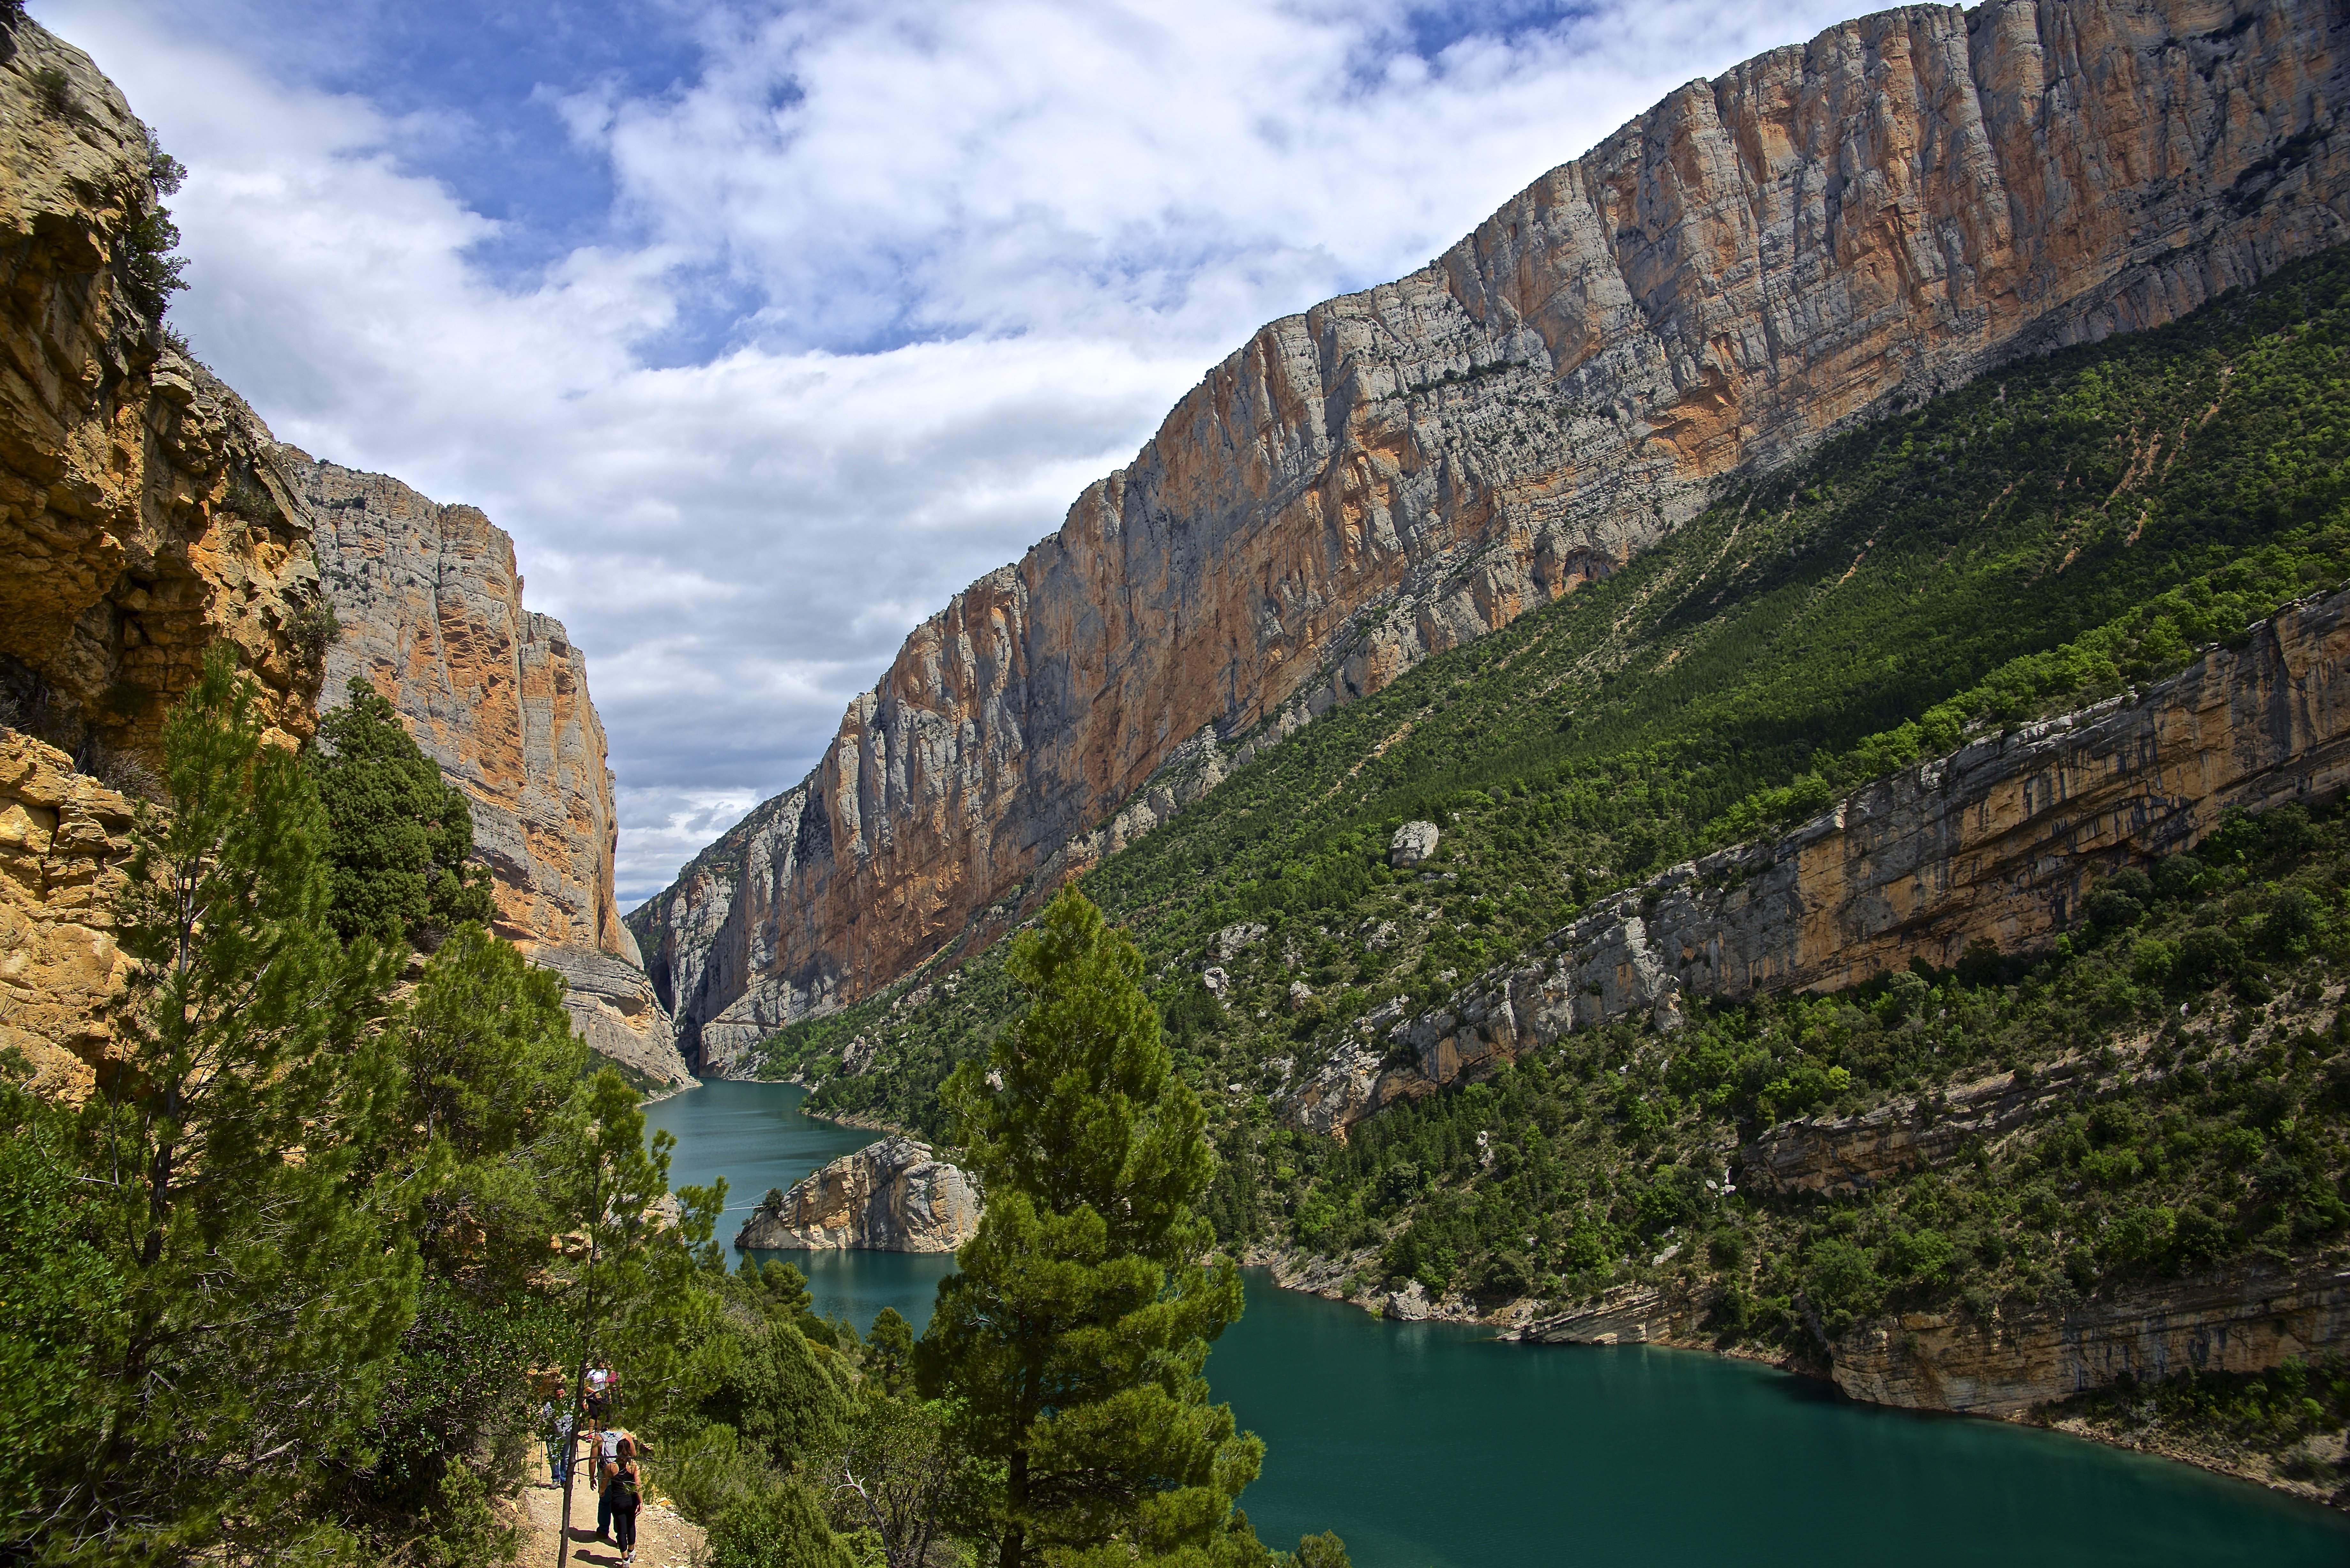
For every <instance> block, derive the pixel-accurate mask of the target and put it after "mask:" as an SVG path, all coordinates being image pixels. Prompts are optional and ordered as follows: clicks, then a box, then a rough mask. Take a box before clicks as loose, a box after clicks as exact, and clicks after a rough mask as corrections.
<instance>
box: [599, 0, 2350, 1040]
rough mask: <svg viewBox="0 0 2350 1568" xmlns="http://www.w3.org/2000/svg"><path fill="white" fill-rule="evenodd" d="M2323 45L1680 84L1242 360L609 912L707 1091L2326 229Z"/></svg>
mask: <svg viewBox="0 0 2350 1568" xmlns="http://www.w3.org/2000/svg"><path fill="white" fill-rule="evenodd" d="M2346 29H2350V18H2345V15H2344V14H2343V13H2342V11H2341V10H2340V9H2339V7H2335V6H2330V5H2324V4H2322V3H2318V0H2302V3H2297V4H2296V3H2271V4H2259V5H2235V4H2230V3H2213V0H2075V3H2072V4H2059V3H2056V0H2046V3H2040V4H2033V3H2027V0H2007V3H2000V4H1990V5H1981V6H1979V7H1977V8H1976V9H1974V10H1971V11H1960V10H1956V9H1950V8H1940V7H1934V8H1927V7H1918V8H1910V9H1905V10H1898V11H1889V12H1885V13H1882V14H1880V15H1877V16H1868V17H1865V18H1862V19H1860V20H1858V21H1855V22H1849V23H1846V24H1843V25H1841V26H1836V27H1834V28H1831V29H1829V30H1828V31H1827V32H1825V33H1823V34H1822V35H1820V36H1818V37H1817V38H1815V39H1814V40H1813V41H1812V42H1810V43H1809V44H1806V45H1804V46H1801V47H1791V48H1785V49H1779V50H1775V51H1773V52H1772V53H1770V54H1767V55H1764V56H1762V57H1758V58H1756V59H1754V60H1752V61H1750V62H1748V63H1747V64H1745V65H1743V66H1741V67H1738V68H1737V69H1735V70H1733V71H1731V72H1730V73H1729V74H1728V75H1726V76H1724V77H1721V78H1719V79H1717V80H1714V81H1711V82H1692V83H1690V85H1689V86H1687V87H1684V88H1679V89H1678V90H1677V91H1675V92H1674V93H1673V94H1671V95H1670V96H1669V97H1668V98H1667V99H1665V100H1664V101H1663V102H1662V103H1660V104H1659V105H1658V106H1657V107H1656V108H1655V109H1652V110H1650V111H1649V112H1648V113H1647V114H1645V115H1642V116H1641V117H1640V118H1638V119H1636V120H1634V121H1632V122H1631V123H1630V124H1628V125H1627V126H1626V127H1625V128H1624V129H1623V130H1620V131H1618V132H1617V133H1616V134H1615V135H1614V136H1611V137H1610V138H1608V139H1607V140H1605V141H1603V142H1602V143H1600V144H1599V145H1598V146H1597V147H1596V148H1594V149H1593V150H1592V151H1590V152H1589V153H1587V154H1586V155H1585V156H1584V157H1582V158H1580V159H1577V160H1576V161H1574V162H1572V163H1568V164H1565V165H1564V166H1562V167H1560V168H1558V169H1556V170H1555V171H1552V172H1551V173H1549V174H1547V175H1545V176H1544V177H1543V178H1542V179H1541V180H1539V181H1537V182H1534V184H1533V185H1532V186H1530V187H1529V188H1528V189H1527V190H1526V191H1525V192H1523V193H1521V194H1520V195H1519V196H1518V197H1517V198H1515V199H1514V200H1513V201H1512V202H1509V203H1508V204H1507V205H1505V206H1504V207H1503V209H1502V210H1501V211H1500V212H1499V213H1495V214H1494V215H1493V216H1492V218H1491V219H1490V220H1488V221H1487V222H1486V223H1484V224H1482V226H1481V227H1480V228H1479V229H1478V230H1477V232H1476V233H1475V234H1471V235H1470V236H1469V237H1468V238H1466V239H1464V240H1462V241H1461V243H1460V244H1456V245H1454V246H1453V247H1452V248H1451V249H1450V250H1448V251H1447V252H1446V253H1445V254H1443V255H1442V256H1441V257H1440V258H1438V259H1437V260H1436V261H1435V262H1433V263H1431V264H1430V265H1428V266H1427V267H1425V268H1422V269H1421V270H1420V271H1419V272H1416V273H1414V274H1412V275H1409V277H1406V278H1403V279H1400V280H1399V281H1398V282H1396V283H1393V284H1390V285H1387V286H1381V287H1378V288H1375V289H1371V290H1368V291H1367V292H1365V293H1362V294H1357V295H1351V296H1346V297H1344V298H1340V299H1336V300H1332V301H1329V302H1327V303H1326V304H1323V305H1320V306H1315V308H1314V309H1312V310H1310V311H1307V312H1305V314H1304V315H1302V316H1295V317H1285V318H1284V319H1282V320H1280V321H1277V322H1274V323H1273V324H1272V325H1271V326H1269V327H1265V328H1263V330H1262V331H1260V332H1259V333H1258V334H1257V335H1256V336H1255V337H1253V338H1252V339H1251V340H1250V341H1249V343H1248V344H1247V345H1246V346H1244V347H1243V348H1241V349H1240V350H1239V351H1238V352H1236V353H1235V354H1233V355H1232V357H1231V358H1228V359H1226V360H1225V361H1224V362H1223V363H1222V364H1221V365H1219V366H1217V367H1216V368H1215V369H1213V370H1211V372H1210V373H1209V374H1208V376H1207V377H1206V379H1204V380H1203V381H1202V382H1201V385H1200V386H1199V387H1198V388H1197V389H1195V390H1194V391H1193V392H1192V393H1191V395H1190V396H1189V397H1187V398H1186V399H1185V400H1183V401H1182V402H1181V403H1180V405H1179V406H1178V407H1177V408H1176V409H1175V410H1174V411H1173V412H1172V413H1171V414H1170V416H1169V417H1168V420H1167V421H1166V423H1165V424H1164V425H1163V426H1162V427H1161V428H1160V430H1159V433H1158V435H1157V436H1155V437H1154V438H1153V439H1152V440H1151V441H1150V442H1149V444H1148V445H1146V446H1145V447H1144V448H1143V449H1142V451H1141V452H1139V453H1138V454H1137V455H1136V457H1135V460H1134V461H1133V462H1131V463H1130V464H1128V466H1127V467H1126V468H1124V469H1121V470H1119V471H1118V472H1116V473H1114V474H1112V475H1110V476H1109V477H1108V478H1107V479H1105V480H1103V481H1101V482H1100V483H1097V484H1095V485H1094V486H1092V487H1091V488H1090V489H1088V490H1087V492H1086V493H1085V494H1084V495H1082V496H1080V497H1079V498H1078V500H1077V502H1076V504H1075V505H1074V506H1073V507H1072V508H1071V509H1070V512H1069V514H1068V517H1067V520H1066V523H1065V524H1063V526H1062V528H1061V530H1060V531H1059V532H1058V533H1057V534H1055V535H1054V536H1053V537H1051V538H1050V539H1047V540H1045V542H1043V543H1042V544H1040V545H1037V546H1036V547H1035V548H1034V549H1033V550H1031V551H1030V552H1029V553H1028V554H1027V556H1025V557H1024V558H1023V559H1022V560H1021V561H1020V562H1019V563H1018V564H1017V565H1016V566H1006V567H1004V568H1003V569H1002V570H1000V571H997V572H994V573H992V574H990V575H989V576H985V577H983V578H982V579H981V580H980V581H979V582H977V583H975V584H973V585H972V587H970V588H969V589H967V590H966V591H965V592H963V593H962V594H961V595H959V596H957V597H956V598H955V599H954V601H953V602H952V603H951V604H950V605H949V606H948V607H946V608H945V609H944V610H942V611H941V613H940V614H939V615H937V616H935V617H933V618H931V619H930V620H929V621H926V622H925V623H924V624H923V625H922V626H920V628H917V629H916V630H915V631H914V633H913V634H912V635H911V636H910V638H909V639H907V641H906V644H905V646H904V648H903V649H901V650H900V651H899V656H898V658H897V659H896V661H895V662H894V663H893V664H892V665H891V667H890V669H889V671H888V672H887V673H886V674H885V675H884V676H883V677H882V679H881V680H880V681H879V684H877V685H876V686H875V688H874V689H873V690H872V691H869V692H868V693H866V694H865V695H864V696H862V697H859V698H858V700H857V701H855V702H854V703H852V704H851V705H850V708H849V711H848V712H847V716H846V717H845V718H844V720H843V721H842V724H841V727H840V731H839V732H838V734H837V736H836V737H835V739H834V741H833V742H832V744H831V745H830V747H829V748H828V749H827V752H826V753H825V754H824V757H823V759H822V761H821V762H820V763H818V764H817V766H816V770H815V771H814V772H813V773H812V774H810V775H809V777H808V778H807V780H806V782H805V783H803V784H801V785H800V786H799V787H798V788H796V789H795V790H793V791H791V792H789V793H787V794H785V795H782V796H780V797H778V798H776V799H775V800H773V801H770V802H768V803H766V804H765V805H762V806H761V807H759V808H758V810H756V811H755V812H754V813H753V814H752V815H751V816H750V817H749V818H747V819H746V820H745V821H744V822H743V824H741V825H740V826H737V827H736V828H735V829H734V830H733V832H731V833H729V834H728V835H727V836H725V837H724V838H723V839H721V840H720V842H719V843H718V844H717V845H714V846H712V848H711V849H710V850H709V851H706V852H705V853H704V854H703V855H702V857H698V858H697V859H696V860H695V862H694V863H693V864H692V865H691V866H689V867H687V868H686V870H685V872H684V873H683V874H682V875H681V877H680V878H679V881H678V883H677V885H676V886H675V887H673V888H671V889H670V890H669V891H668V892H666V893H664V894H662V895H661V896H660V897H659V898H655V899H653V900H652V901H651V902H650V903H649V904H647V905H646V906H645V907H644V908H643V909H639V911H637V912H636V913H635V914H634V915H633V916H632V917H631V919H632V921H633V922H634V923H635V925H636V927H637V931H638V935H639V941H640V945H641V946H642V947H643V949H644V950H645V952H646V956H647V960H648V963H649V966H650V971H651V973H652V974H653V977H654V979H655V982H656V984H657V985H658V986H659V987H660V991H661V994H662V995H663V997H664V998H665V999H666V1000H667V1002H669V1003H670V1005H671V1007H672V1009H673V1010H674V1011H675V1012H676V1014H677V1017H678V1021H679V1024H680V1029H681V1041H682V1042H683V1043H684V1044H686V1046H687V1047H688V1050H689V1054H694V1053H698V1054H699V1056H698V1059H699V1060H701V1061H702V1062H703V1063H704V1064H711V1063H713V1062H723V1061H726V1060H729V1059H736V1058H739V1057H740V1056H741V1055H742V1054H743V1053H744V1052H745V1051H746V1050H747V1048H748V1047H749V1046H750V1045H751V1044H755V1043H756V1042H757V1041H758V1040H759V1039H761V1038H763V1037H764V1035H765V1034H767V1033H771V1032H772V1031H773V1030H774V1029H775V1028H776V1027H778V1026H780V1025H781V1024H783V1023H786V1022H789V1021H790V1020H792V1019H795V1018H797V1017H801V1016H805V1015H806V1014H808V1013H810V1012H816V1011H821V1010H824V1009H827V1008H829V1007H831V1006H833V1005H835V1004H837V1003H838V1002H843V1001H847V1000H853V999H855V998H857V997H860V996H863V995H866V994H868V993H870V992H873V991H875V990H877V989H879V987H881V986H882V985H884V984H886V983H888V982H889V981H892V980H893V979H895V978H896V977H897V976H899V974H901V973H903V972H904V971H906V970H908V969H909V968H910V967H911V965H913V964H914V963H915V962H917V961H920V960H921V959H922V958H924V957H925V956H926V955H928V954H930V953H931V952H933V951H935V950H938V949H940V948H941V946H943V945H945V944H947V943H950V942H951V941H954V940H958V939H959V938H967V939H969V940H983V939H985V938H987V937H989V936H992V935H993V933H994V932H995V931H997V930H1000V929H1002V928H1003V925H1004V924H1005V923H1007V922H1008V921H1009V920H1011V919H1016V918H1018V916H1019V914H1020V913H1021V912H1022V910H1023V909H1025V908H1027V907H1030V906H1032V905H1033V902H1034V900H1035V899H1036V898H1038V897H1040V896H1041V895H1042V894H1044V893H1045V892H1046V891H1048V890H1049V888H1050V887H1051V885H1052V884H1053V883H1054V882H1055V880H1057V879H1058V878H1060V877H1065V876H1066V875H1067V874H1069V873H1071V872H1073V871H1075V870H1077V869H1081V868H1082V867H1084V866H1085V865H1086V864H1087V863H1088V862H1089V861H1090V860H1091V859H1092V858H1094V857H1097V856H1098V855H1101V854H1105V853H1108V852H1110V851H1112V850H1114V849H1115V848H1117V847H1118V844H1119V843H1120V842H1122V840H1123V837H1124V836H1127V835H1128V834H1130V833H1132V832H1135V831H1140V830H1144V829H1147V826H1149V821H1155V820H1157V819H1158V818H1159V817H1160V816H1163V815H1165V814H1166V812H1167V811H1170V810H1171V809H1173V808H1174V806H1176V805H1180V803H1181V802H1182V801H1183V800H1184V799H1186V798H1190V797H1191V796H1192V795H1195V794H1197V793H1199V792H1200V791H1201V790H1203V789H1204V788H1206V787H1208V785H1210V784H1212V783H1213V782H1214V780H1215V779H1216V778H1219V777H1221V776H1222V774H1223V772H1224V771H1225V770H1227V769H1228V768H1229V767H1231V766H1233V765H1236V764H1238V763H1243V762H1245V761H1246V760H1247V759H1248V758H1249V757H1250V756H1251V755H1253V754H1254V753H1255V752H1256V751H1258V750H1261V749H1262V748H1263V747H1264V746H1266V745H1270V744H1274V743H1277V742H1279V741H1280V739H1281V738H1282V737H1283V736H1284V735H1285V734H1287V733H1289V732H1292V731H1293V730H1295V727H1296V726H1297V725H1298V724H1300V723H1302V722H1305V721H1306V720H1307V719H1309V718H1310V717H1312V716H1313V715H1315V714H1318V713H1321V712H1323V711H1326V710H1327V709H1328V708H1329V707H1330V706H1332V705H1333V704H1335V703H1338V702H1341V701H1347V700H1348V699H1350V698H1351V697H1353V696H1356V695H1359V694H1361V693H1364V692H1367V691H1374V690H1377V689H1378V688H1379V687H1381V686H1383V685H1385V684H1386V683H1387V682H1388V681H1389V680H1393V679H1394V678H1395V677H1396V675H1397V674H1399V672H1400V671H1402V670H1405V669H1408V668H1409V666H1410V665H1412V664H1413V663H1414V662H1416V661H1418V660H1419V659H1423V658H1425V657H1427V656H1428V655H1429V654H1430V653H1432V652H1436V651H1439V650H1441V649H1447V648H1451V647H1453V646H1456V645H1458V644H1460V643H1462V642H1465V641H1467V640H1469V639H1473V638H1476V637H1479V636H1482V634H1483V633H1485V632H1486V631H1488V630H1490V629H1492V628H1495V627H1498V626H1501V625H1503V624H1504V623H1506V622H1507V621H1509V620H1511V619H1513V618H1515V617H1516V616H1518V615H1520V614H1522V613H1523V612H1524V611H1525V610H1527V609H1529V608H1531V607H1535V606H1538V605H1540V604H1543V603H1544V602H1546V601H1547V600H1549V599H1552V598H1555V597H1557V596H1559V595H1561V594H1564V593H1566V592H1569V591H1571V590H1572V589H1573V588H1574V587H1575V586H1576V585H1577V584H1578V583H1582V582H1585V581H1588V580H1590V579H1593V578H1595V577H1599V576H1606V575H1607V574H1608V573H1610V572H1612V571H1614V570H1615V569H1616V568H1617V566H1619V565H1620V564H1621V563H1622V562H1623V561H1624V560H1625V559H1626V558H1627V556H1630V555H1631V554H1632V553H1634V552H1636V551H1638V550H1640V549H1643V548H1645V547H1646V546H1647V545H1650V544H1652V543H1653V542H1655V541H1656V540H1657V539H1658V538H1659V537H1661V536H1662V535H1664V534H1665V533H1666V532H1668V531H1669V530H1670V529H1671V528H1672V527H1673V526H1675V525H1676V524H1678V523H1679V522H1680V521H1681V520H1683V519H1685V518H1686V517H1688V516H1690V514H1693V512H1694V511H1695V510H1696V509H1697V508H1698V507H1699V506H1700V504H1701V501H1702V498H1703V495H1704V493H1705V488H1706V483H1707V482H1708V481H1710V480H1711V479H1713V478H1714V477H1716V476H1719V475H1721V474H1724V473H1727V472H1731V471H1733V470H1736V469H1739V468H1741V467H1747V466H1755V465H1768V464H1771V463H1774V462H1780V461H1782V460H1783V459H1786V458H1788V457H1790V456H1791V455H1794V454H1795V453H1799V452H1803V451H1804V450H1806V449H1807V448H1808V447H1809V446H1811V445H1812V444H1814V443H1815V442H1816V441H1818V440H1819V439H1820V438H1821V437H1822V435H1823V434H1824V433H1825V432H1827V431H1831V430H1834V429H1835V428H1836V427H1838V426H1839V425H1840V424H1842V423H1844V422H1846V421H1852V420H1855V419H1857V418H1861V417H1865V416H1867V415H1870V414H1873V413H1877V412H1881V411H1885V410H1889V409H1893V408H1898V407H1900V406H1904V405H1905V404H1906V403H1907V402H1908V401H1911V400H1917V399H1920V398H1923V397H1926V396H1929V395H1930V394H1931V393H1933V392H1934V391H1936V390H1937V389H1944V388H1948V387H1950V386H1952V385H1955V384H1957V383H1958V382H1960V381H1962V380H1964V379H1968V378H1969V377H1970V376H1972V375H1975V374H1976V373H1978V372H1979V371H1981V369H1985V368H1986V367H1989V366H1991V365H1993V364H1996V363H1998V362H2000V361H2001V360H2002V359H2003V358H2012V357H2013V356H2016V355H2020V354H2026V353H2031V352H2033V351H2036V350H2039V349H2043V348H2052V347H2055V346H2059V345H2063V344H2067V343H2073V342H2078V341H2082V340H2085V339H2094V338H2097V337H2104V336H2106V335H2107V334H2109V333H2112V332H2116V331H2124V330H2130V329H2136V328H2139V327H2150V326H2154V325H2157V324H2159V323H2162V322H2166V321H2169V320H2172V319H2175V318H2176V317H2179V316H2181V315H2183V314H2185V313H2186V312H2187V311H2189V310H2191V309H2192V308H2194V307H2195V306H2198V305H2199V304H2201V303H2203V302H2204V301H2206V300H2208V299H2210V298H2211V297H2212V296H2215V295H2216V294H2218V293H2220V292H2221V291H2222V290H2224V289H2226V288H2228V287H2230V286H2234V285H2237V284H2241V283H2246V282H2250V281H2251V280H2253V279H2255V278H2257V277H2259V276H2261V275H2263V274H2264V273H2266V272H2267V271H2269V270H2271V269H2272V268H2273V267H2274V266H2276V265H2279V264H2281V263H2282V262H2283V261H2285V260H2287V259H2290V258H2292V257H2293V256H2296V255H2301V254H2308V253H2310V252H2313V251H2314V250H2317V249H2319V248H2322V247H2324V246H2325V245H2327V244H2333V243H2334V242H2336V241H2338V240H2340V239H2342V238H2344V237H2345V234H2350V229H2346V228H2345V213H2350V144H2345V143H2344V142H2343V141H2342V140H2341V138H2339V137H2338V136H2337V135H2336V134H2335V116H2336V113H2337V111H2338V109H2339V108H2340V106H2341V105H2342V103H2343V101H2344V97H2345V86H2344V75H2343V73H2344V67H2345V38H2346V37H2350V31H2345V30H2346Z"/></svg>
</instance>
